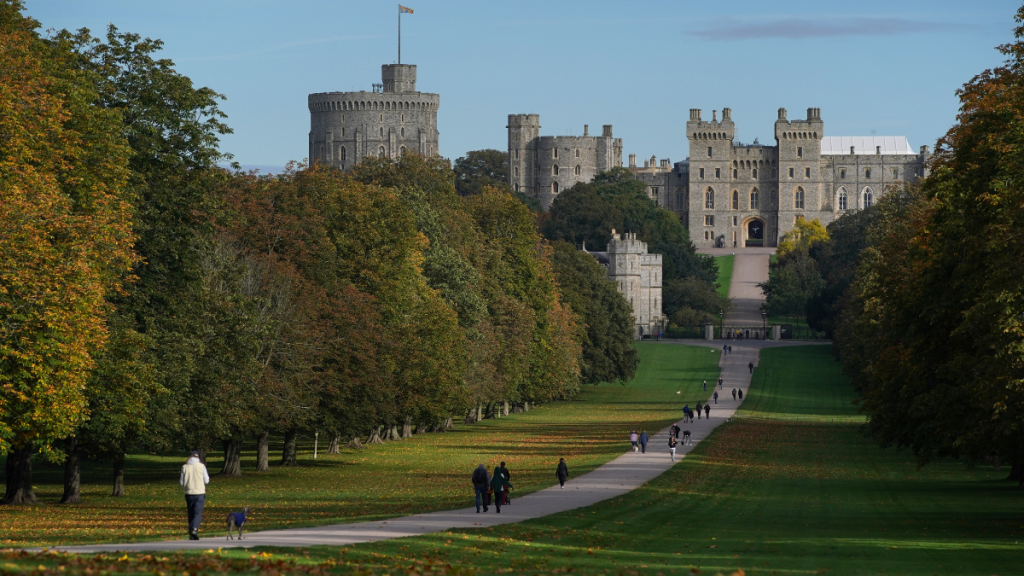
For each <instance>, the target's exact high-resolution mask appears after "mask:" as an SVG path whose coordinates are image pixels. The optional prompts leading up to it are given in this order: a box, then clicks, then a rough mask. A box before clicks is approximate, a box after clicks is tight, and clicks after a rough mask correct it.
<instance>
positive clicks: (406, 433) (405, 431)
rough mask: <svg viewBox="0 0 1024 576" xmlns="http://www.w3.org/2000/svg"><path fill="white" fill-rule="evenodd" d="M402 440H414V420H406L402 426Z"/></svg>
mask: <svg viewBox="0 0 1024 576" xmlns="http://www.w3.org/2000/svg"><path fill="white" fill-rule="evenodd" d="M402 438H412V420H410V419H408V418H406V419H405V424H402Z"/></svg>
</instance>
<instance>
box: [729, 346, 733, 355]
mask: <svg viewBox="0 0 1024 576" xmlns="http://www.w3.org/2000/svg"><path fill="white" fill-rule="evenodd" d="M729 355H730V356H732V346H729Z"/></svg>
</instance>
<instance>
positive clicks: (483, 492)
mask: <svg viewBox="0 0 1024 576" xmlns="http://www.w3.org/2000/svg"><path fill="white" fill-rule="evenodd" d="M490 482H491V477H490V476H489V475H488V474H487V468H484V465H483V464H480V465H479V466H477V467H476V470H473V490H474V491H475V492H476V512H477V514H479V513H480V505H481V503H482V504H483V507H484V512H487V486H488V485H489V484H490Z"/></svg>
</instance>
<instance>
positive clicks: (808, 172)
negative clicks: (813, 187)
mask: <svg viewBox="0 0 1024 576" xmlns="http://www.w3.org/2000/svg"><path fill="white" fill-rule="evenodd" d="M810 177H811V169H810V168H804V178H810Z"/></svg>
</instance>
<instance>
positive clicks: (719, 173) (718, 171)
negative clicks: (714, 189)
mask: <svg viewBox="0 0 1024 576" xmlns="http://www.w3.org/2000/svg"><path fill="white" fill-rule="evenodd" d="M721 177H722V169H721V168H715V179H716V180H717V179H719V178H721Z"/></svg>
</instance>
